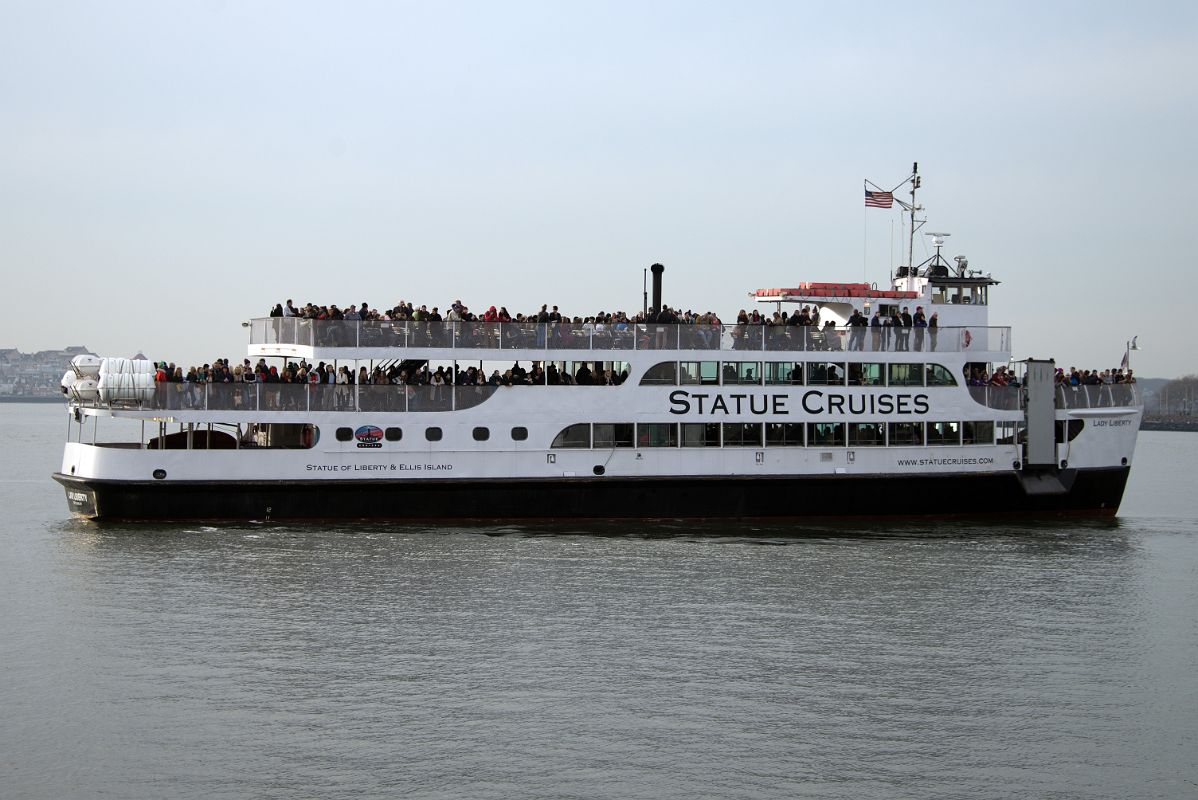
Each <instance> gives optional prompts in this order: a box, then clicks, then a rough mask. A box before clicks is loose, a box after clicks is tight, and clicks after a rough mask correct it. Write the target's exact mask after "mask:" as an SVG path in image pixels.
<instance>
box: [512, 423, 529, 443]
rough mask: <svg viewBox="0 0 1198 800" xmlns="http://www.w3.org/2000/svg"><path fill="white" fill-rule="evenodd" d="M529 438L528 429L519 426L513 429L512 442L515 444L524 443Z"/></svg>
mask: <svg viewBox="0 0 1198 800" xmlns="http://www.w3.org/2000/svg"><path fill="white" fill-rule="evenodd" d="M527 438H528V428H523V427H519V426H517V427H515V428H512V441H513V442H523V441H524V440H526V439H527Z"/></svg>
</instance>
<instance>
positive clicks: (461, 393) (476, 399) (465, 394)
mask: <svg viewBox="0 0 1198 800" xmlns="http://www.w3.org/2000/svg"><path fill="white" fill-rule="evenodd" d="M498 390H499V387H498V386H491V385H489V384H484V385H482V386H455V387H453V394H454V407H455V408H459V409H461V408H474V407H475V406H477V405H480V404H482V403H485V402H486V401H487V400H489V399H490V398H491V397H493V396H494V395H495V392H497V391H498Z"/></svg>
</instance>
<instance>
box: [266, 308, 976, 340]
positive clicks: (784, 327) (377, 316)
mask: <svg viewBox="0 0 1198 800" xmlns="http://www.w3.org/2000/svg"><path fill="white" fill-rule="evenodd" d="M270 316H271V317H276V318H282V317H297V318H300V319H309V320H324V321H333V322H340V321H360V320H365V321H397V322H403V321H413V322H427V323H431V324H432V327H431V329H430V332H429V333H426V334H425V335H431V336H433V337H434V338H435V337H436V336H438V335H440V334H441V333H442V329H441V328H440V326H439V325H437V323H441V322H458V321H461V322H483V323H489V322H505V323H529V324H545V323H566V324H573V325H578V326H582V327H581V329H580V332H583V333H589V334H591V335H592V337H594V336H598V337H610V339H611V341H612V346H613V347H618V346H624V345H627V344H630V339H628V338H627V337H629V336H631V334H632V332H633V330H634V328H635V326H636V325H646V324H647V325H687V326H693V327H692V329H691V330H689V331H688V339H687V341H686V346H688V347H694V346H697V347H710V348H718V347H719V332H720V328H721V326H722V325H723V322H722V321H721V320H720V318H719V316H718V315H717V314H716V313H715V312H712V311H707V312H705V313H696V312H694V311H691V310H687V311H682V310H679V309H673V308H670V307H669V306H667V305H663V306H662V308H661V309H660V310H657V309H654V308H649V309H648V310H647V311H645V312H638V313H636V314H632V315H629V314H628V313H626V312H624V311H615V312H604V311H600V312H599V313H598V314H594V315H590V316H585V317H583V316H574V317H571V316H569V315H568V314H562V313H561V312H560V311H559V309H558V306H552V307H550V306H549V305H548V304H543V305H542V306H541V308H540V310H539V311H536V312H532V313H527V314H525V313H517V314H515V315H512V314H511V313H510V312H509V311H508V310H507V308H506V307H504V306H500V307H498V308H496V307H495V306H490V307H488V308H487V310H486V311H484V312H483V313H482V315H481V316H480V315H476V314H475V313H474V312H472V311H471V310H470V309H469V308H467V307H466V306H465V305H464V304H463V303H462V302H461V300H455V301H454V302H453V303H451V304H450V305H449V306H448V307H447V309H446V311H445V314H444V315H442V313H441V309H440V307H439V306H433V307H432V308H431V309H430V308H429V307H428V305H421V306H418V307H417V306H416V305H414V304H413V303H409V302H407V301H404V300H401V301H400V302H399V303H398V304H397V305H396V306H394V307H393V308H390V309H379V308H376V307H372V306H371V305H370V304H369V303H365V302H364V303H362V304H361V305H357V304H351V305H349V306H348V307H346V308H344V309H343V308H340V307H339V306H337V305H336V304H331V305H316V304H314V303H307V304H305V305H303V306H298V307H297V306H296V305H295V303H294V301H292V300H287V301H286V303H279V304H277V305H275V307H274V308H273V309H271V312H270ZM513 327H515V326H513ZM758 328H763V329H770V330H767V332H766V333H765V344H766V347H767V349H770V348H769V345H770V343H771V342H773V343H778V344H780V343H781V341H782V339H783V338H785V339H790V338H791V337H801V339H802V342H803V345H804V346H803V349H811V350H842V349H846V344H845V339H846V338H847V349H848V350H865V349H866V333H867V331H868V332H869V337H870V338H869V341H870V348H869V349H870V350H872V351H882V350H891V349H893V350H894V351H896V352H903V351H909V350H912V349H914V350H924V349H925V348H926V349H928V350H935V349H936V344H937V337H938V334H939V331H940V324H939V315H938V314H937V313H936V312H933V313H932V314H931V315H927V314H925V313H924V310H923V306H916V307H915V311H914V313H912V312H911V311H910V309H909V308H908V307H907V306H903V307H902V308H901V309H898V308H896V309H893V310H892V311H891V312H890V313H889V314H887V315H883V314H882V312H881V310H876V311H874V313H873V316H872V317H867V316H866V315H865V314H863V313H861V311H859V310H857V311H854V312H853V314H852V316H851V317H850V318H849V319H848V320H847V321H846V323H845V325H843V326H841V327H840V328H838V327H837V325H836V322H835V321H833V320H823V321H821V319H820V309H819V306H816V305H806V306H802V307H801V308H800V309H798V310H796V311H793V312H787V311H774V312H773V313H772V314H770V313H766V314H763V313H761V312H760V311H759V310H757V309H754V310H753V311H751V312H750V311H746V310H744V309H741V310H740V312H739V313H738V314H737V316H736V321H735V323H734V330H733V334H732V337H733V340H732V346H733V348H734V349H741V348H745V347H748V348H757V347H760V346H761V342H762V339H761V336H762V334H761V333H760V332H754V331H755V329H758ZM846 329H847V337H842V335H841V334H843V333H844V332H845V330H846ZM329 335H330V336H332V337H334V338H335V337H336V335H337V334H336V332H335V331H333V332H330V334H329ZM462 335H465V336H470V335H473V334H472V333H471V332H470V331H469V330H467V331H464V332H463V334H462ZM532 335H535V336H536V341H535V345H536V346H538V347H543V346H544V345H545V344H546V342H545V340H544V336H545V332H544V330H537V331H534V332H532ZM551 335H555V336H562V334H561V333H558V332H555V333H553V334H551ZM503 336H504V339H503V341H502V342H501V344H502V345H503V346H511V347H515V346H523V345H532V344H534V342H533V341H531V340H529V341H524V340H523V339H522V338H521V337H522V334H521V332H520V331H519V330H518V329H516V330H511V331H508V330H505V331H504V334H503ZM566 338H568V336H567V337H566ZM328 343H329V344H335V341H330V342H328ZM663 343H664V342H659V343H658V344H659V346H661V345H662V344H663ZM433 344H436V342H433ZM550 344H553V345H555V346H560V345H561V344H562V342H559V341H553V342H550ZM794 344H795V342H793V341H792V342H791V346H787V347H786V348H785V349H794V348H793V345H794ZM966 345H968V342H966ZM645 346H647V347H652V346H653V343H652V342H649V343H647V344H646V345H638V349H640V348H641V347H645Z"/></svg>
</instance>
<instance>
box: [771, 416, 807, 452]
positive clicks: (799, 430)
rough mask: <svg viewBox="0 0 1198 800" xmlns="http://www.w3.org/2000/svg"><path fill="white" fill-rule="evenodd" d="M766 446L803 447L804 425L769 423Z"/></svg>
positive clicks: (798, 423) (797, 423) (799, 423)
mask: <svg viewBox="0 0 1198 800" xmlns="http://www.w3.org/2000/svg"><path fill="white" fill-rule="evenodd" d="M765 444H766V446H767V447H802V446H803V423H801V422H767V423H766V424H765Z"/></svg>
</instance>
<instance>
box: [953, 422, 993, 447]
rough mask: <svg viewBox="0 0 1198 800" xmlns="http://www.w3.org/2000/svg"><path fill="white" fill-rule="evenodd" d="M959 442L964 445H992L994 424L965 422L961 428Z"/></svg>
mask: <svg viewBox="0 0 1198 800" xmlns="http://www.w3.org/2000/svg"><path fill="white" fill-rule="evenodd" d="M961 428H962V438H961V441H962V442H963V443H964V444H994V423H993V422H990V421H989V420H987V421H985V422H966V423H964V424H963V425H962V426H961Z"/></svg>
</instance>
